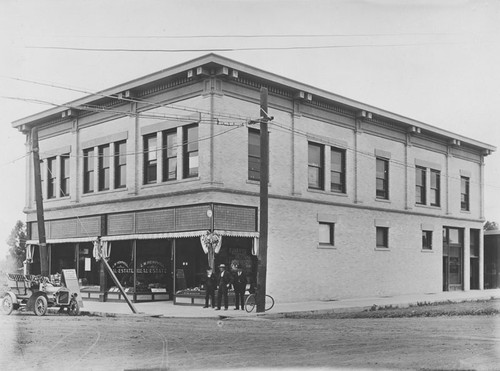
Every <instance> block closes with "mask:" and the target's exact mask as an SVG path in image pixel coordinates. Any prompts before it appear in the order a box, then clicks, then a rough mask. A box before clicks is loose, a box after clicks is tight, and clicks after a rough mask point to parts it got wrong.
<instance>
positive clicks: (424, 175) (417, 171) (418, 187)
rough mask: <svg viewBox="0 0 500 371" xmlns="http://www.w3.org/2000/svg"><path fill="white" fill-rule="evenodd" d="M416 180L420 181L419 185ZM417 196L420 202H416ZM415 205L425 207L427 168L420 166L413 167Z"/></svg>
mask: <svg viewBox="0 0 500 371" xmlns="http://www.w3.org/2000/svg"><path fill="white" fill-rule="evenodd" d="M419 174H420V175H421V176H420V177H419ZM418 180H420V183H421V184H419V182H418ZM419 190H420V193H419V192H418V191H419ZM417 195H420V201H418V199H417ZM415 204H416V205H427V168H425V167H422V166H415Z"/></svg>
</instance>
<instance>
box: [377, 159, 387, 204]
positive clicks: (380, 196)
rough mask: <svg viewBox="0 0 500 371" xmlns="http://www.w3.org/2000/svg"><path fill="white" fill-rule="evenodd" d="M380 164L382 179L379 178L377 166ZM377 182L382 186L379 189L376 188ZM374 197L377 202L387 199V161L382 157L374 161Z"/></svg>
mask: <svg viewBox="0 0 500 371" xmlns="http://www.w3.org/2000/svg"><path fill="white" fill-rule="evenodd" d="M380 163H382V164H384V170H383V173H384V174H383V177H380V176H379V174H380V172H379V170H378V165H379V164H380ZM379 180H381V181H382V185H383V187H382V188H381V189H380V188H379V187H378V184H379ZM379 192H380V193H379ZM382 192H383V193H382ZM375 197H376V198H377V199H379V200H388V199H389V160H388V159H386V158H383V157H376V161H375Z"/></svg>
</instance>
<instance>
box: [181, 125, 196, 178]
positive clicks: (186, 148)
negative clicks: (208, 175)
mask: <svg viewBox="0 0 500 371" xmlns="http://www.w3.org/2000/svg"><path fill="white" fill-rule="evenodd" d="M183 137H184V138H183V145H182V150H183V154H184V164H183V165H184V174H183V175H184V178H191V177H196V176H198V166H199V157H198V124H195V125H189V126H185V127H183Z"/></svg>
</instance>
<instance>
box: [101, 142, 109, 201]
mask: <svg viewBox="0 0 500 371" xmlns="http://www.w3.org/2000/svg"><path fill="white" fill-rule="evenodd" d="M98 151H99V154H98V155H99V161H98V169H99V175H98V177H99V191H106V190H108V189H109V179H110V165H109V164H110V150H109V144H105V145H103V146H99V147H98Z"/></svg>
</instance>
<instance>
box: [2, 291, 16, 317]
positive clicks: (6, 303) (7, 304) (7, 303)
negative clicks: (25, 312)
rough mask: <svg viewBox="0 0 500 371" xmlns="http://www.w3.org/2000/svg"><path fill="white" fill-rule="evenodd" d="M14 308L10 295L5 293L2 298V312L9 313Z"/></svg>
mask: <svg viewBox="0 0 500 371" xmlns="http://www.w3.org/2000/svg"><path fill="white" fill-rule="evenodd" d="M13 310H14V303H13V302H12V297H11V296H10V295H5V296H4V297H3V298H2V313H4V314H6V315H9V314H11V313H12V311H13Z"/></svg>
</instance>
